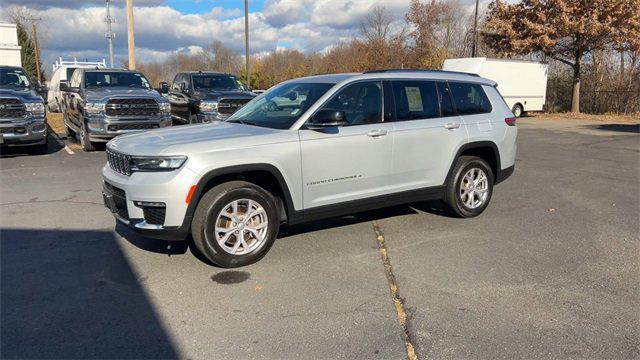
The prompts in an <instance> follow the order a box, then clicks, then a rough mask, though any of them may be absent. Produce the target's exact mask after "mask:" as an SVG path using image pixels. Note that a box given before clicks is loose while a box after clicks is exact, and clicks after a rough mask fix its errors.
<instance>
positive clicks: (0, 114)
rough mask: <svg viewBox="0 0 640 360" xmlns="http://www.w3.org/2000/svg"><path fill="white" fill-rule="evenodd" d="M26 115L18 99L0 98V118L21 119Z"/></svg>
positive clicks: (25, 110)
mask: <svg viewBox="0 0 640 360" xmlns="http://www.w3.org/2000/svg"><path fill="white" fill-rule="evenodd" d="M25 115H27V109H26V108H25V106H24V104H23V103H22V101H20V99H16V98H0V118H3V119H12V118H21V117H24V116H25Z"/></svg>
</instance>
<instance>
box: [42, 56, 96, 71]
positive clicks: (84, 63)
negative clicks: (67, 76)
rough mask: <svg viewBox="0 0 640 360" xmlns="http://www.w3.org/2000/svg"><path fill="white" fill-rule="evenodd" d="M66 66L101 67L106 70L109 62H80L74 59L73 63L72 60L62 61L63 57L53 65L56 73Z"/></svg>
mask: <svg viewBox="0 0 640 360" xmlns="http://www.w3.org/2000/svg"><path fill="white" fill-rule="evenodd" d="M64 65H68V66H74V65H75V66H95V67H101V68H106V67H107V62H106V61H105V59H102V61H78V58H75V57H74V58H73V61H71V60H62V57H59V58H58V60H56V62H55V63H54V64H53V71H56V69H58V68H60V67H62V66H64Z"/></svg>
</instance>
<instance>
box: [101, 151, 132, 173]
mask: <svg viewBox="0 0 640 360" xmlns="http://www.w3.org/2000/svg"><path fill="white" fill-rule="evenodd" d="M106 153H107V162H109V167H110V168H111V170H113V171H115V172H117V173H120V174H122V175H127V176H129V175H131V157H130V156H129V155H125V154H120V153H118V152H115V151H113V150H110V149H109V148H107V151H106Z"/></svg>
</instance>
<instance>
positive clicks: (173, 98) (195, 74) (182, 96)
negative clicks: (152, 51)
mask: <svg viewBox="0 0 640 360" xmlns="http://www.w3.org/2000/svg"><path fill="white" fill-rule="evenodd" d="M255 96H256V95H255V94H253V93H251V92H250V91H248V90H247V89H246V88H245V87H244V85H242V84H241V83H240V81H239V80H238V79H237V78H236V77H235V76H234V75H231V74H224V73H217V72H202V71H189V72H183V73H178V74H177V75H176V77H175V78H174V80H173V86H172V87H171V90H170V91H169V94H168V96H167V98H168V99H169V101H170V102H171V117H172V118H173V121H174V123H175V124H195V123H203V122H211V121H215V120H224V119H226V118H228V117H229V116H230V115H231V114H233V113H234V112H235V111H236V110H238V109H239V108H240V107H242V106H243V105H244V104H246V103H247V102H249V101H250V100H251V99H253V98H254V97H255Z"/></svg>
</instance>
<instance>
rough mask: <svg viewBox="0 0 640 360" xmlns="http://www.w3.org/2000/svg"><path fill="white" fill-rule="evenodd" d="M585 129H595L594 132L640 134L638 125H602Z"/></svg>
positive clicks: (639, 125)
mask: <svg viewBox="0 0 640 360" xmlns="http://www.w3.org/2000/svg"><path fill="white" fill-rule="evenodd" d="M587 128H590V129H595V130H606V131H616V132H624V133H633V134H640V124H602V125H591V126H587Z"/></svg>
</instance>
